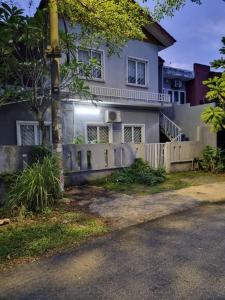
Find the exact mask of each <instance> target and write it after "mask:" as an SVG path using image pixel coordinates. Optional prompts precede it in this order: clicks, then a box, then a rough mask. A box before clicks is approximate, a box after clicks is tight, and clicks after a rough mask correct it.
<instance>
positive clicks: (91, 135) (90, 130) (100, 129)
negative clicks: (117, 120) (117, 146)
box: [87, 124, 112, 144]
mask: <svg viewBox="0 0 225 300" xmlns="http://www.w3.org/2000/svg"><path fill="white" fill-rule="evenodd" d="M111 142H112V138H111V127H110V126H108V125H95V124H93V125H87V143H88V144H97V143H100V144H106V143H111Z"/></svg>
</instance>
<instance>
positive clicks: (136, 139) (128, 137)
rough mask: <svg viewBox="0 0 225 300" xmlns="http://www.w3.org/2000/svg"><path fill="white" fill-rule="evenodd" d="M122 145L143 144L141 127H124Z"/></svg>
mask: <svg viewBox="0 0 225 300" xmlns="http://www.w3.org/2000/svg"><path fill="white" fill-rule="evenodd" d="M123 135H124V143H134V144H141V143H142V142H143V126H135V125H134V126H133V125H130V126H124V132H123Z"/></svg>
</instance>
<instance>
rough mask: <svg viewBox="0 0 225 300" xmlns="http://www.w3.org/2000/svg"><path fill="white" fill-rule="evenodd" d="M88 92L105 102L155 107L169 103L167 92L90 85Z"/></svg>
mask: <svg viewBox="0 0 225 300" xmlns="http://www.w3.org/2000/svg"><path fill="white" fill-rule="evenodd" d="M90 92H91V93H92V94H93V95H94V96H95V98H96V100H100V101H102V102H103V103H106V104H117V105H127V106H150V107H151V106H153V107H154V106H156V107H157V106H161V105H162V104H168V105H170V96H169V95H167V94H160V93H152V92H143V91H137V90H129V89H117V88H109V87H101V86H90Z"/></svg>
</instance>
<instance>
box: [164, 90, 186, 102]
mask: <svg viewBox="0 0 225 300" xmlns="http://www.w3.org/2000/svg"><path fill="white" fill-rule="evenodd" d="M167 94H168V95H170V99H171V102H172V103H177V104H185V103H186V93H185V91H179V90H167Z"/></svg>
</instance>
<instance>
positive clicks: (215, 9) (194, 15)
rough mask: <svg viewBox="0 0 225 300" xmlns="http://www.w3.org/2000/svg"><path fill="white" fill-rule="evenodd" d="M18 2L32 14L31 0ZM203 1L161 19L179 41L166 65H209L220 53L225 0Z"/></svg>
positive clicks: (164, 54)
mask: <svg viewBox="0 0 225 300" xmlns="http://www.w3.org/2000/svg"><path fill="white" fill-rule="evenodd" d="M17 2H18V3H19V4H20V5H21V6H22V7H24V8H25V9H26V11H27V13H29V10H28V9H27V7H28V2H29V0H20V1H18V0H17ZM39 2H40V0H34V4H36V6H37V5H38V3H39ZM202 2H203V3H202V5H195V4H193V3H191V2H190V0H187V4H186V6H185V7H184V8H182V9H181V10H180V11H178V12H176V13H175V16H174V17H173V18H169V17H167V18H165V19H164V20H163V21H162V22H161V25H162V26H163V27H164V28H165V29H166V30H167V31H168V32H169V33H170V34H171V35H172V36H174V37H175V39H176V40H177V43H176V44H175V45H174V46H172V47H170V48H168V49H166V50H164V51H162V52H161V53H160V55H161V56H162V57H163V58H164V59H165V61H166V65H171V66H174V67H179V68H184V69H192V65H193V63H194V62H198V63H203V64H208V63H209V62H210V61H212V60H213V59H215V58H216V57H218V56H219V52H218V49H219V48H220V47H221V38H222V36H225V2H223V1H222V0H202ZM148 5H149V6H151V5H152V1H151V0H148ZM30 13H32V10H31V11H30Z"/></svg>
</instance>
